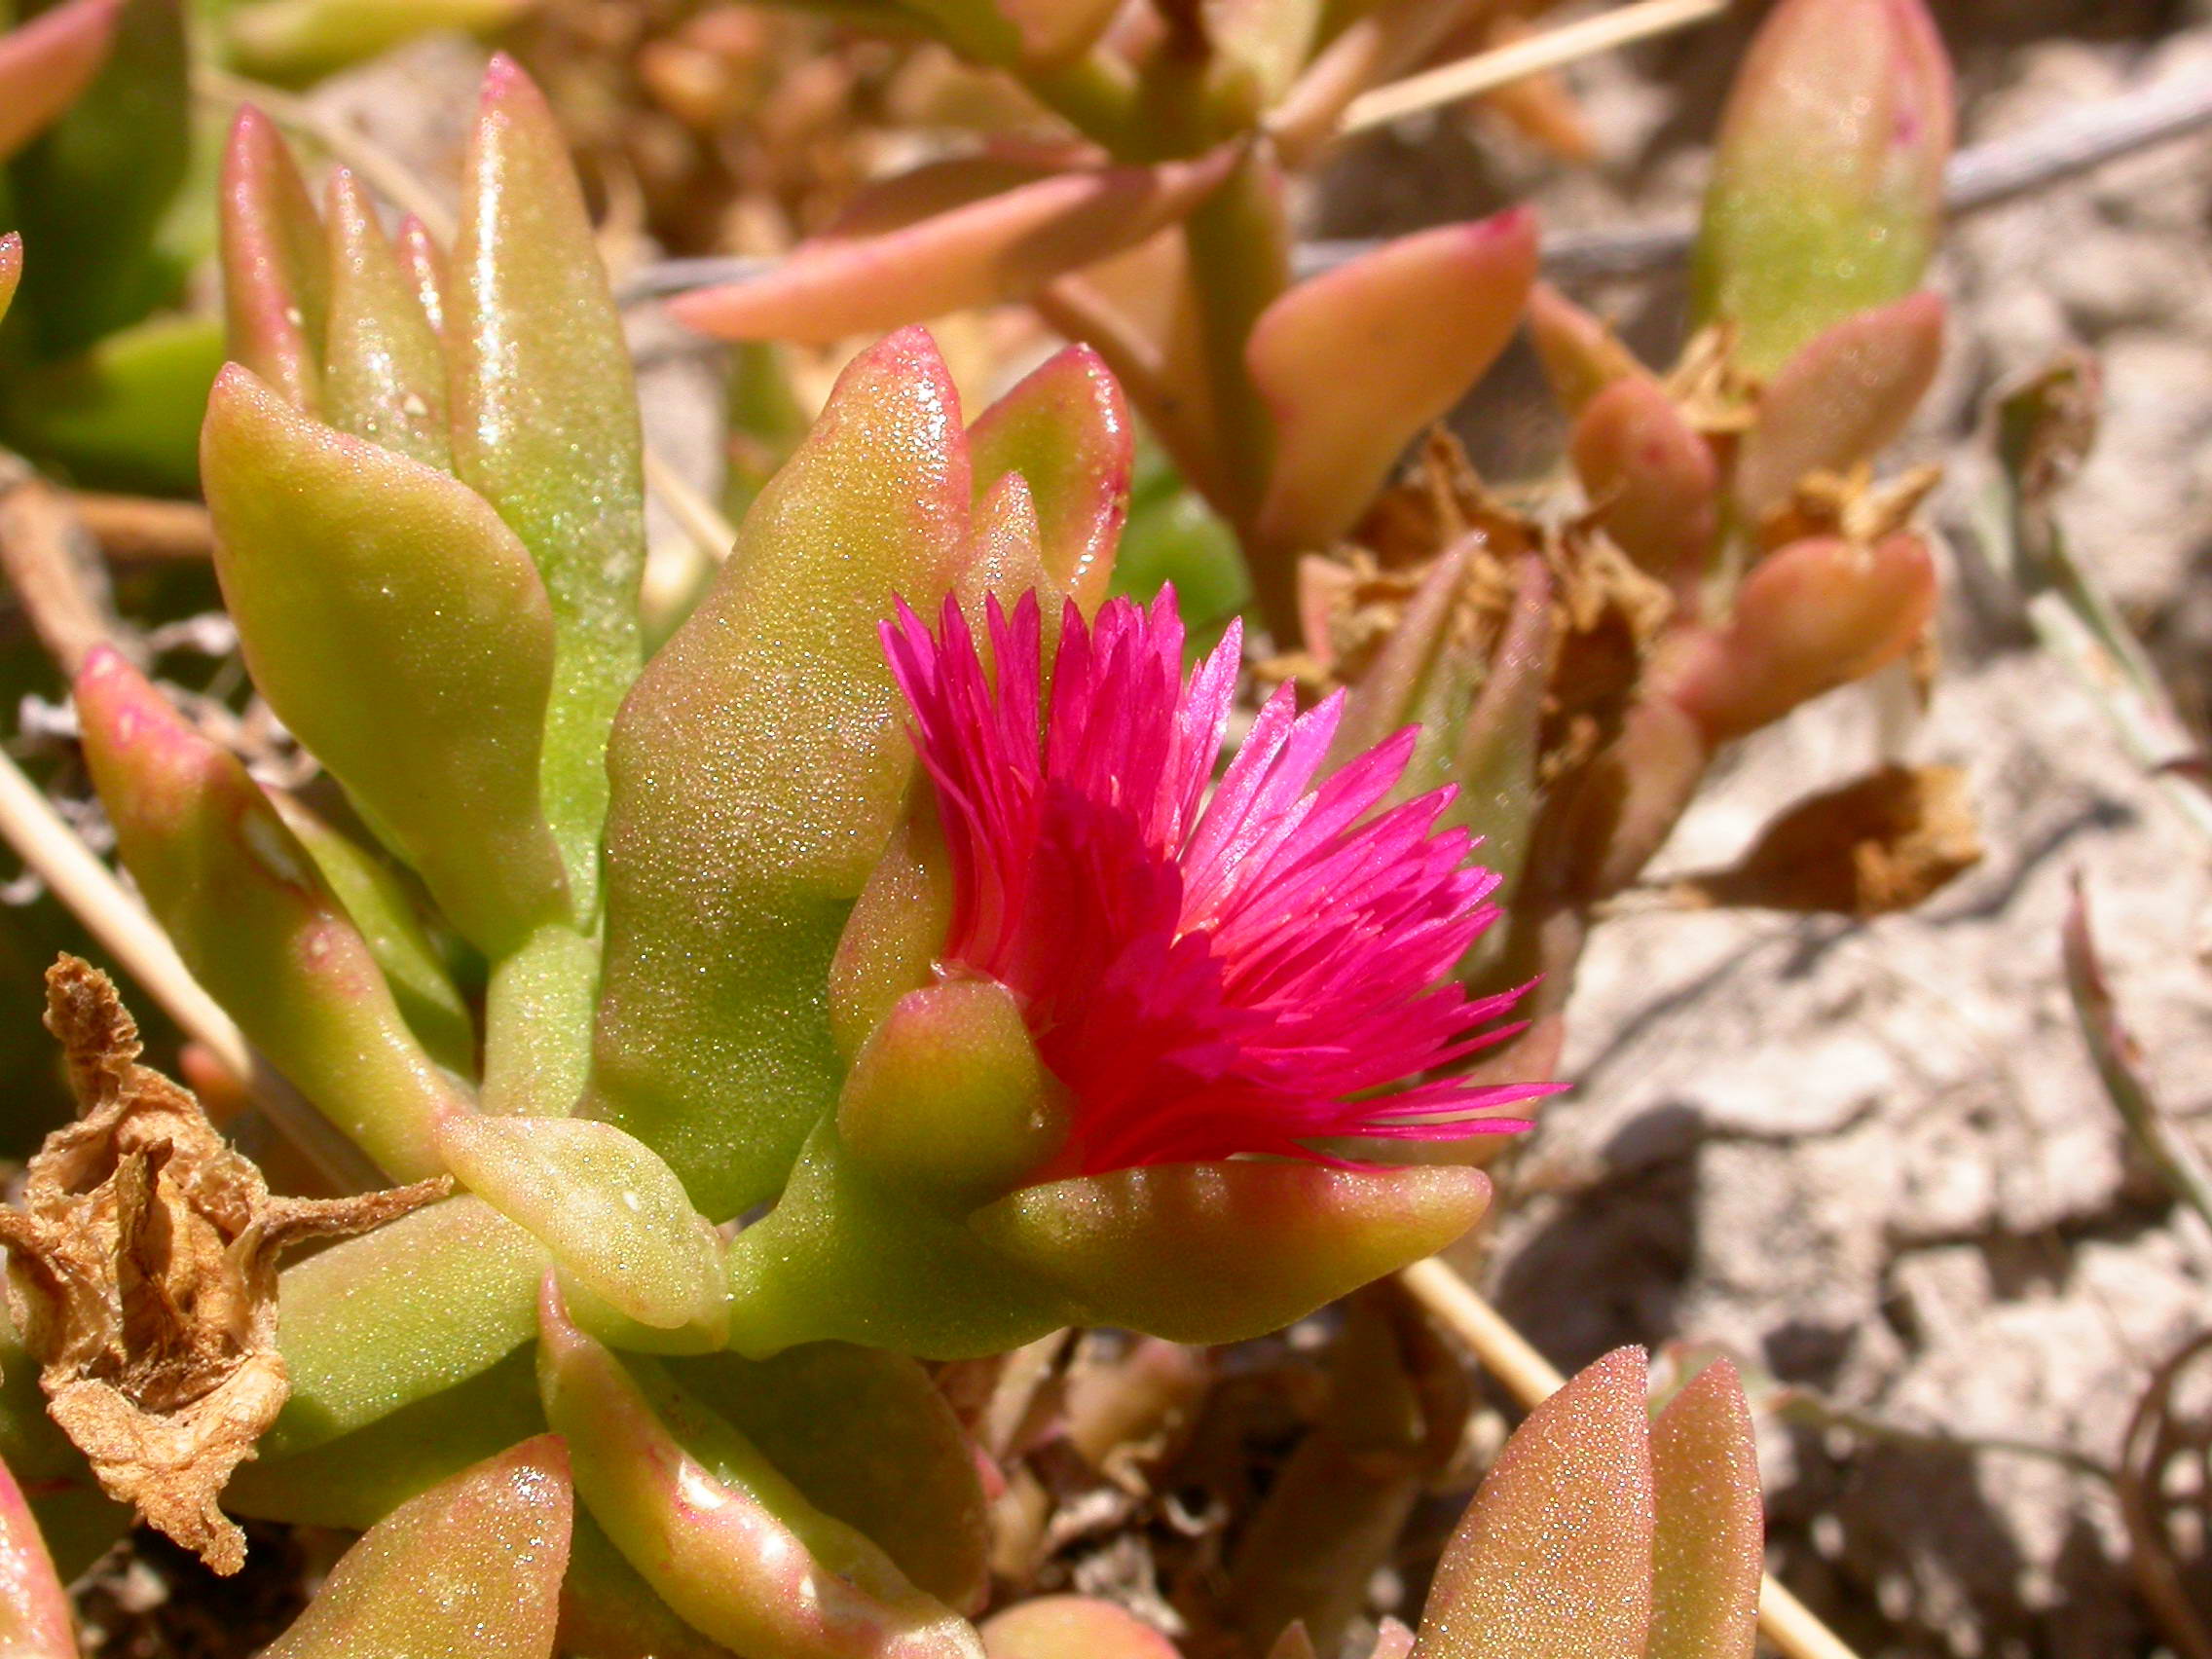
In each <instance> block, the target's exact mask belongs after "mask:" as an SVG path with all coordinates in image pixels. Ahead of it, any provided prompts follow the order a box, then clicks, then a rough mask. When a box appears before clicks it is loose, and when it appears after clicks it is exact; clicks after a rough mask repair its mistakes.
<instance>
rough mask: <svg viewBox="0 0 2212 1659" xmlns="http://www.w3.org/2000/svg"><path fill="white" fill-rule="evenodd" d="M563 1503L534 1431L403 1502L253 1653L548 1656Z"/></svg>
mask: <svg viewBox="0 0 2212 1659" xmlns="http://www.w3.org/2000/svg"><path fill="white" fill-rule="evenodd" d="M573 1508H574V1498H573V1495H572V1493H571V1487H570V1482H569V1455H568V1452H567V1450H566V1449H565V1448H564V1447H563V1446H562V1444H561V1441H560V1439H559V1438H558V1437H557V1436H554V1435H550V1434H541V1435H539V1436H537V1437H536V1438H535V1439H534V1440H526V1441H524V1442H523V1443H522V1444H521V1445H520V1446H517V1447H515V1448H514V1449H513V1450H511V1451H508V1452H504V1453H502V1454H500V1455H499V1456H497V1457H493V1458H489V1459H487V1460H486V1461H484V1462H481V1463H478V1464H476V1465H475V1466H474V1467H472V1468H469V1469H465V1470H463V1471H462V1472H461V1473H460V1474H458V1475H456V1476H455V1477H454V1478H453V1479H452V1480H450V1481H446V1482H444V1483H443V1484H441V1485H439V1486H436V1487H433V1488H431V1489H430V1490H429V1491H428V1492H426V1493H423V1494H422V1496H420V1497H416V1498H410V1499H409V1500H408V1501H407V1502H406V1503H403V1504H401V1505H400V1506H399V1507H398V1508H397V1509H395V1510H393V1511H392V1512H391V1513H390V1514H389V1515H387V1517H385V1519H384V1520H382V1521H380V1522H378V1523H377V1524H376V1525H375V1526H374V1527H372V1528H370V1529H369V1530H368V1531H367V1532H366V1533H365V1534H363V1535H362V1537H361V1540H360V1542H358V1543H356V1544H355V1545H354V1546H353V1547H352V1548H351V1549H350V1550H348V1551H347V1552H346V1554H345V1556H344V1557H343V1558H342V1559H341V1560H340V1561H339V1563H338V1566H337V1568H336V1569H335V1570H334V1571H333V1572H332V1573H331V1575H330V1579H329V1581H328V1582H327V1583H326V1584H324V1586H323V1587H322V1590H321V1593H320V1594H318V1595H317V1596H316V1597H315V1599H314V1600H313V1602H312V1603H310V1604H309V1605H308V1609H307V1611H306V1612H304V1613H302V1614H301V1615H300V1617H299V1620H298V1622H296V1623H295V1624H294V1625H293V1626H292V1628H291V1629H290V1630H288V1631H286V1632H285V1633H284V1634H283V1635H282V1636H280V1637H278V1638H277V1639H276V1641H274V1642H272V1643H271V1644H270V1645H269V1646H268V1647H266V1648H264V1649H263V1650H262V1659H449V1656H450V1659H551V1655H552V1652H553V1631H554V1625H555V1620H556V1618H557V1615H558V1611H559V1604H560V1595H561V1575H562V1573H563V1572H564V1571H565V1570H566V1569H567V1567H568V1565H569V1527H570V1521H571V1516H572V1514H573Z"/></svg>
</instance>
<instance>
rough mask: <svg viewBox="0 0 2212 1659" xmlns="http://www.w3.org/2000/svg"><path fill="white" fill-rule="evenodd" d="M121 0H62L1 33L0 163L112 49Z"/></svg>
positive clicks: (71, 96)
mask: <svg viewBox="0 0 2212 1659" xmlns="http://www.w3.org/2000/svg"><path fill="white" fill-rule="evenodd" d="M121 9H122V0H66V4H63V5H59V6H56V7H55V8H54V9H53V10H52V11H47V12H41V13H40V14H39V15H38V16H36V17H35V18H31V20H30V21H29V22H27V23H23V24H20V25H19V26H18V27H16V28H13V29H9V30H7V31H6V32H5V33H0V161H6V160H7V159H8V158H9V157H10V156H12V155H14V154H15V153H16V152H17V151H18V150H19V149H21V148H22V147H23V146H24V145H25V144H27V143H29V142H30V141H31V139H33V138H34V137H36V136H37V135H38V134H39V132H40V131H41V130H42V129H44V128H45V127H46V125H47V124H48V123H49V122H51V121H53V120H54V119H55V117H56V116H58V115H59V114H60V113H61V112H62V111H63V110H65V109H67V108H68V107H69V106H70V105H71V104H72V103H74V102H75V101H76V99H77V94H78V93H80V92H83V91H84V90H85V88H86V87H87V86H88V85H89V84H90V83H91V81H92V77H93V76H94V75H96V74H98V73H99V67H100V65H101V64H102V63H104V62H106V61H107V55H108V52H109V50H110V49H111V48H113V46H114V45H115V24H116V14H117V13H118V12H119V11H120V10H121Z"/></svg>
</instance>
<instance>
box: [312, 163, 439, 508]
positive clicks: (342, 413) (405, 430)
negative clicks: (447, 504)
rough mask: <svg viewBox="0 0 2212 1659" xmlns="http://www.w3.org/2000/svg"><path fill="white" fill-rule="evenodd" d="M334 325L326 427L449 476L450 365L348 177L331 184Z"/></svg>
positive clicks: (343, 174) (328, 349)
mask: <svg viewBox="0 0 2212 1659" xmlns="http://www.w3.org/2000/svg"><path fill="white" fill-rule="evenodd" d="M327 223H328V225H329V227H330V321H329V325H328V341H327V344H326V345H325V348H324V351H323V410H322V414H323V418H324V419H325V420H326V421H328V422H329V423H330V424H332V425H333V426H336V427H337V428H338V429H339V430H340V431H342V432H350V433H352V434H353V435H354V436H355V437H357V438H366V439H368V441H369V442H371V443H373V444H378V445H381V446H382V447H383V448H385V449H387V450H391V451H392V452H394V453H395V454H398V455H403V456H406V457H407V458H408V459H409V460H410V461H421V462H422V463H423V464H424V466H434V467H437V468H439V469H440V470H441V471H450V470H451V469H452V466H453V445H452V442H451V440H450V439H449V438H448V436H447V432H446V360H445V353H444V351H443V350H441V349H440V347H439V345H438V336H437V332H436V331H435V330H434V329H432V328H431V326H430V319H429V317H428V315H427V314H425V313H424V310H423V301H422V297H421V295H420V293H419V291H418V289H417V287H416V283H415V280H414V278H413V277H411V276H409V275H408V273H407V272H406V270H405V269H404V268H403V267H402V266H401V265H400V263H399V255H398V252H397V250H396V249H394V248H393V246H392V244H391V243H390V242H389V241H388V240H386V237H385V234H384V226H383V225H381V224H380V223H379V222H378V220H377V214H376V208H375V207H374V206H373V205H372V204H371V203H370V202H369V198H368V194H367V192H365V191H364V190H362V188H361V187H360V185H359V184H358V183H356V182H355V181H354V178H353V175H352V174H351V173H350V172H349V171H348V170H347V169H346V168H344V167H340V168H338V169H337V170H335V171H334V172H332V173H331V175H330V198H329V212H328V215H327Z"/></svg>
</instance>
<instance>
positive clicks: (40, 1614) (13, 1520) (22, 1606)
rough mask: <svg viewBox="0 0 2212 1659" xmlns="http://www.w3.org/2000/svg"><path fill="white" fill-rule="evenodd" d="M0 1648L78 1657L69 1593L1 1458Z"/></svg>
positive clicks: (49, 1657)
mask: <svg viewBox="0 0 2212 1659" xmlns="http://www.w3.org/2000/svg"><path fill="white" fill-rule="evenodd" d="M0 1652H4V1653H7V1654H10V1655H12V1656H17V1659H77V1638H76V1634H75V1632H74V1631H72V1629H71V1628H70V1623H69V1598H68V1596H67V1595H66V1594H64V1593H63V1591H62V1588H61V1580H60V1579H58V1578H56V1577H55V1572H54V1560H53V1558H52V1557H51V1556H49V1555H48V1554H47V1551H46V1535H45V1534H44V1533H43V1532H41V1531H40V1530H39V1526H38V1522H37V1521H36V1520H35V1519H33V1518H32V1515H31V1510H30V1505H29V1504H27V1503H25V1502H24V1501H23V1493H22V1489H21V1488H20V1487H18V1486H17V1484H16V1477H15V1474H14V1472H13V1471H12V1470H10V1469H9V1467H8V1465H7V1464H6V1463H4V1462H0Z"/></svg>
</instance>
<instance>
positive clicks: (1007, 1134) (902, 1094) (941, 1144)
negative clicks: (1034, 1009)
mask: <svg viewBox="0 0 2212 1659" xmlns="http://www.w3.org/2000/svg"><path fill="white" fill-rule="evenodd" d="M1061 1093H1062V1091H1061V1089H1060V1088H1059V1086H1058V1085H1057V1084H1056V1083H1055V1082H1054V1081H1053V1080H1052V1078H1051V1075H1050V1074H1049V1073H1048V1072H1047V1071H1046V1070H1045V1065H1044V1062H1043V1061H1042V1060H1041V1059H1039V1058H1038V1056H1037V1051H1036V1048H1035V1047H1034V1046H1033V1045H1032V1044H1031V1042H1030V1040H1029V1031H1028V1028H1027V1026H1026V1025H1025V1024H1024V1023H1023V1021H1022V1017H1021V1009H1020V1006H1019V1005H1018V1004H1017V1003H1016V1002H1015V1001H1014V993H1013V992H1012V991H1010V990H1008V989H1007V988H1006V987H1005V986H1004V985H1001V984H999V983H998V982H997V981H996V980H992V979H966V980H956V981H954V982H952V983H949V984H940V985H931V986H929V987H927V988H925V989H922V990H918V991H911V992H909V993H908V994H907V995H905V996H903V997H902V998H901V999H900V1000H899V1002H898V1003H897V1005H896V1006H894V1007H893V1008H892V1010H891V1012H890V1013H889V1014H887V1015H886V1016H885V1017H884V1020H883V1023H882V1024H881V1025H879V1026H877V1027H876V1029H875V1032H874V1034H873V1035H872V1036H870V1037H869V1038H868V1040H867V1042H866V1044H865V1045H864V1046H863V1047H862V1049H861V1051H860V1053H859V1054H858V1055H857V1056H856V1057H855V1058H854V1060H853V1069H852V1072H851V1075H849V1076H848V1077H847V1078H846V1080H845V1088H844V1092H843V1094H842V1095H841V1096H840V1097H839V1099H838V1102H837V1133H838V1136H839V1137H840V1138H841V1139H842V1140H843V1141H844V1143H845V1150H846V1151H847V1152H848V1153H850V1154H851V1156H852V1157H853V1158H854V1159H856V1160H857V1161H859V1162H860V1163H861V1164H863V1165H864V1166H865V1167H866V1168H867V1169H869V1170H871V1171H872V1172H873V1173H874V1174H875V1175H876V1176H877V1177H878V1178H879V1179H881V1180H883V1181H886V1182H888V1183H892V1184H895V1185H899V1186H903V1187H906V1188H908V1189H910V1190H913V1191H916V1192H919V1193H925V1194H928V1195H929V1196H931V1197H932V1198H939V1199H940V1200H941V1201H943V1202H944V1203H946V1204H948V1205H956V1206H957V1207H959V1208H960V1209H963V1210H965V1209H968V1208H972V1207H973V1206H974V1205H976V1204H977V1203H978V1202H981V1201H983V1200H984V1199H987V1198H996V1197H997V1196H999V1195H1000V1194H1002V1193H1004V1192H1006V1191H1007V1190H1008V1189H1009V1188H1010V1187H1012V1186H1013V1185H1014V1183H1015V1182H1016V1181H1018V1180H1019V1179H1020V1178H1021V1177H1022V1176H1023V1175H1024V1174H1026V1173H1028V1172H1029V1171H1030V1170H1032V1169H1036V1168H1039V1167H1040V1166H1042V1165H1043V1164H1044V1163H1045V1162H1046V1161H1049V1160H1050V1159H1051V1156H1052V1154H1053V1153H1055V1152H1056V1151H1058V1150H1059V1148H1060V1145H1061V1143H1062V1142H1064V1141H1065V1140H1066V1138H1067V1127H1068V1119H1067V1112H1066V1108H1065V1106H1064V1104H1063V1101H1062V1099H1061Z"/></svg>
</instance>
